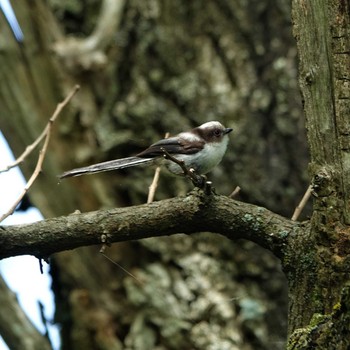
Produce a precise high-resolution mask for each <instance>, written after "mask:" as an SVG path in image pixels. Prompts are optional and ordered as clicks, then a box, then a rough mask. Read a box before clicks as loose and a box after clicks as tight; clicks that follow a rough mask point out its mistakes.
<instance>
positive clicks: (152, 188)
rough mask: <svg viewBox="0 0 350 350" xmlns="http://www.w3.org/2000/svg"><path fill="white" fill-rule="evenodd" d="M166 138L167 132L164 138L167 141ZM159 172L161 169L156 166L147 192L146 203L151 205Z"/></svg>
mask: <svg viewBox="0 0 350 350" xmlns="http://www.w3.org/2000/svg"><path fill="white" fill-rule="evenodd" d="M168 137H169V133H168V132H167V133H166V134H165V136H164V138H166V139H167V138H168ZM160 170H161V167H160V166H158V167H157V168H156V170H155V172H154V176H153V181H152V183H151V185H150V186H149V190H148V198H147V203H152V202H153V200H154V195H155V193H156V190H157V187H158V181H159V175H160Z"/></svg>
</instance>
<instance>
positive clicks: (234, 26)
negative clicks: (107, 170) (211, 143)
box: [0, 0, 349, 349]
mask: <svg viewBox="0 0 350 350" xmlns="http://www.w3.org/2000/svg"><path fill="white" fill-rule="evenodd" d="M13 3H14V5H15V8H16V13H17V14H18V16H19V18H20V22H21V23H23V26H24V29H25V30H24V32H25V33H27V41H26V42H25V44H24V47H22V52H24V58H25V59H24V58H23V57H22V58H20V55H21V53H20V52H21V51H19V50H18V49H19V48H18V47H16V46H15V45H14V44H13V42H11V40H10V35H9V33H8V32H7V33H6V35H7V36H8V39H9V40H6V41H5V43H6V45H5V48H6V49H5V50H4V51H3V52H2V53H3V55H2V57H1V59H2V62H3V63H4V64H2V65H1V67H2V69H1V71H0V73H1V74H2V75H1V80H0V81H1V83H0V85H1V96H0V98H1V103H2V105H3V106H4V111H6V114H7V115H10V116H11V118H7V119H6V120H1V127H2V130H3V131H4V133H5V135H6V136H7V138H8V140H9V141H10V143H11V146H12V147H13V149H14V150H15V151H16V152H17V153H19V152H20V151H22V150H23V149H24V148H25V146H26V145H27V144H28V143H30V142H32V140H33V139H34V138H35V137H36V135H37V134H38V133H39V132H40V129H41V128H42V126H43V125H44V124H45V123H46V121H47V118H48V116H49V115H50V113H51V110H52V109H53V107H54V104H55V102H58V101H59V100H61V95H62V94H64V91H65V90H66V89H67V87H68V88H70V87H71V86H73V85H74V84H76V83H79V84H80V85H82V87H83V89H82V93H81V95H80V97H79V99H78V100H77V101H76V102H75V103H74V104H73V105H72V106H71V107H72V108H71V110H70V111H69V112H67V114H66V116H65V118H64V119H63V120H62V123H61V124H60V126H59V127H58V128H57V134H56V136H57V139H54V142H53V145H52V154H51V155H50V157H49V158H48V163H47V167H46V168H45V169H44V176H43V177H42V179H41V180H42V181H38V183H37V185H36V186H37V187H36V188H33V189H32V192H31V197H32V199H33V202H34V203H35V204H36V205H37V206H38V207H40V208H41V210H42V212H43V213H44V215H45V216H47V217H50V216H57V215H62V214H67V213H69V212H73V210H74V209H76V208H79V209H80V210H82V211H89V210H93V209H97V208H99V207H100V206H102V207H120V206H124V205H130V204H139V203H142V202H143V201H144V198H145V194H146V192H147V184H148V183H149V182H150V179H151V176H152V172H147V171H146V172H145V171H144V170H142V171H137V170H136V171H134V172H129V173H126V172H120V173H117V174H113V175H101V176H96V177H87V178H80V179H76V180H72V181H69V182H66V183H64V184H61V186H60V187H57V186H56V177H55V176H56V175H57V174H58V173H60V172H61V171H63V170H66V169H69V168H70V167H73V166H77V165H85V164H87V163H91V162H93V161H100V160H107V159H112V158H114V157H120V156H127V155H130V153H137V151H139V150H140V149H142V148H143V147H144V146H146V145H147V144H149V143H150V142H152V141H154V140H156V139H158V138H159V137H161V136H162V135H163V133H164V132H165V131H171V132H174V133H175V132H178V131H180V130H182V129H184V128H186V127H190V126H194V125H196V124H200V123H201V122H203V121H206V120H210V119H220V120H221V121H222V122H223V123H225V124H228V125H230V126H231V124H230V123H232V121H234V124H235V125H233V126H234V127H235V130H236V133H235V134H234V138H233V140H232V151H229V152H228V154H227V156H226V157H225V162H224V163H223V165H222V167H221V169H224V171H222V170H220V169H217V170H216V171H215V172H214V173H213V174H212V179H213V180H214V184H215V186H216V187H217V188H218V192H219V193H229V191H231V190H232V188H231V187H233V186H232V183H238V184H239V185H240V186H241V187H242V188H243V191H242V196H241V198H243V199H245V200H247V201H250V202H252V203H258V204H263V205H264V206H267V207H268V208H270V209H272V210H274V211H275V212H278V213H282V214H285V215H286V214H287V213H291V212H292V210H293V203H294V204H295V203H296V198H298V197H299V195H300V194H301V193H302V190H303V188H306V187H307V185H306V183H305V177H304V179H303V176H302V175H301V173H302V172H303V169H304V168H305V165H306V162H307V157H306V147H305V141H304V138H303V119H302V118H301V113H300V103H299V96H298V92H297V82H296V65H295V55H296V51H295V48H294V46H293V43H292V38H291V35H290V12H289V10H290V9H289V7H288V5H287V4H285V2H283V1H277V2H275V1H274V2H271V1H264V2H261V1H251V2H239V1H224V0H222V1H207V2H202V1H191V2H187V1H183V2H176V3H174V2H163V1H159V2H158V1H153V2H145V1H128V2H126V3H125V4H124V7H123V6H122V5H123V4H122V3H120V4H119V5H121V6H120V7H119V10H118V9H116V8H115V7H113V11H112V10H111V11H110V13H113V14H116V15H115V16H114V17H115V19H116V21H115V22H113V20H112V22H111V23H110V22H109V21H110V20H111V18H112V19H113V16H109V17H108V16H107V17H106V16H105V15H106V14H105V15H103V11H102V12H99V8H98V6H97V5H96V4H94V3H92V5H91V4H90V5H89V6H88V7H86V9H87V10H86V9H85V8H84V9H83V7H81V6H80V5H79V3H78V2H75V3H74V4H75V5H73V6H71V7H70V8H65V7H64V5H61V3H60V4H58V3H55V5H54V7H53V8H55V17H53V16H52V12H51V9H50V8H48V7H47V6H44V4H43V3H42V2H41V1H34V2H33V3H31V4H30V5H31V6H34V7H35V11H33V12H31V9H30V7H29V5H26V4H24V5H23V4H22V3H21V4H20V6H19V4H18V3H16V2H15V1H14V2H13ZM62 4H63V3H62ZM105 4H109V6H113V4H114V2H113V1H112V2H111V3H109V2H108V1H106V2H105ZM318 5H319V6H318ZM347 6H348V5H347V4H346V3H344V2H341V3H339V4H338V6H337V4H335V3H331V2H328V3H326V2H322V1H320V0H319V1H318V2H317V3H315V4H309V3H307V4H305V3H304V2H294V15H293V16H294V17H293V18H294V25H295V35H296V38H297V40H298V41H299V40H300V41H299V45H300V46H299V51H300V56H301V75H300V77H301V86H302V90H303V96H304V100H305V113H306V116H307V122H308V128H309V130H310V131H309V143H310V152H311V157H312V164H311V167H310V170H311V178H313V179H314V181H313V183H314V192H315V193H316V194H317V195H318V197H317V199H316V200H315V209H316V210H315V212H314V214H313V216H312V219H311V221H310V224H309V225H308V226H305V227H304V229H303V234H299V235H297V236H295V237H293V239H292V240H291V241H289V240H288V249H287V250H286V251H285V252H284V254H283V255H282V265H283V268H284V270H285V273H286V275H287V277H288V279H289V288H290V346H294V347H295V348H297V346H299V345H300V346H302V344H305V342H306V344H308V345H307V346H309V347H310V348H312V347H313V346H315V344H318V343H319V344H321V343H320V342H321V341H323V340H328V341H330V339H331V338H332V339H334V341H336V342H337V343H336V344H337V346H338V348H339V349H342V347H343V348H345V346H346V345H347V343H346V342H347V339H348V338H344V339H339V335H340V334H341V333H342V334H345V335H346V334H348V333H347V332H348V328H347V325H348V305H349V303H348V295H349V293H348V290H347V288H346V286H345V281H346V280H347V279H348V277H349V276H348V273H347V271H349V262H348V254H349V252H348V248H349V243H348V242H349V240H348V227H347V226H344V224H346V223H348V219H347V218H348V213H347V210H348V209H347V208H349V205H348V202H347V201H348V198H349V197H348V193H349V191H348V184H349V181H348V176H349V172H348V169H349V166H348V164H349V162H348V154H349V153H348V150H349V147H348V145H349V143H348V130H349V129H348V128H349V124H348V119H347V118H346V116H347V115H348V112H347V111H348V110H349V109H348V104H347V103H348V102H347V101H348V95H347V94H346V93H347V91H348V90H347V89H346V86H347V84H348V81H349V80H348V75H347V73H346V70H345V69H346V62H345V61H343V60H344V59H347V58H346V57H348V52H349V50H348V48H347V46H346V45H347V44H348V39H346V33H345V31H346V29H344V28H348V17H346V13H348V8H347ZM120 8H123V11H120ZM84 10H85V11H84ZM107 12H108V11H107ZM29 13H30V14H32V15H30V16H28V14H29ZM37 14H41V15H40V18H41V19H42V18H45V21H42V20H40V19H39V20H37V19H35V16H36V15H37ZM107 15H108V13H107ZM99 16H100V17H99ZM308 16H310V17H308ZM102 17H103V18H102ZM101 18H102V19H105V18H107V20H106V23H110V25H108V27H109V28H116V30H117V35H116V37H114V36H113V33H112V34H111V33H106V36H105V37H103V36H102V37H103V38H107V39H106V40H103V41H102V42H101V44H100V43H99V42H97V43H96V41H95V42H94V39H96V37H97V38H101V35H100V34H101V30H103V28H104V26H103V25H102V24H101ZM57 19H59V21H60V22H61V23H59V21H57ZM65 19H69V20H68V21H66V20H65ZM108 20H109V21H108ZM327 21H329V22H327ZM338 21H339V22H338ZM312 24H314V26H312ZM340 24H341V25H340ZM1 25H3V24H1ZM118 26H119V27H118ZM31 28H35V30H34V31H32V30H31ZM342 28H343V29H342ZM4 30H7V29H5V28H4ZM341 30H343V31H344V32H342V31H341ZM338 31H339V32H338ZM78 32H79V33H80V34H79V35H80V36H81V37H82V38H81V39H80V40H79V39H76V38H73V39H68V38H67V36H66V34H67V33H69V34H71V35H73V36H74V35H75V34H76V33H78ZM81 33H82V35H81ZM311 33H315V34H314V36H313V37H312V38H310V37H309V36H308V35H311ZM85 38H87V39H86V40H85ZM325 38H326V39H325ZM91 42H92V43H93V44H94V45H92V46H90V47H92V48H93V49H92V50H91V51H86V50H84V48H86V46H85V45H86V44H87V43H90V44H91ZM313 45H319V46H317V47H313ZM72 47H73V50H72V49H71V48H72ZM33 48H35V49H36V50H34V49H33ZM319 48H321V49H320V50H319ZM51 49H52V50H51ZM303 50H305V52H306V53H308V55H306V56H305V57H304V58H303V57H302V52H303ZM333 51H334V55H333V56H332V58H331V59H330V58H329V57H328V56H327V57H328V61H327V60H326V61H324V60H323V58H324V56H326V55H327V54H329V53H330V52H333ZM315 52H316V54H315ZM337 53H338V54H337ZM318 54H319V55H318ZM318 56H319V57H318ZM319 58H321V59H322V62H327V63H328V66H325V65H324V64H322V65H321V64H318V61H316V59H319ZM309 59H310V62H311V64H310V66H308V64H305V62H308V60H309ZM24 62H29V64H28V63H26V64H25V63H24ZM43 67H46V68H45V74H42V68H43ZM329 67H330V68H329ZM327 69H328V70H327ZM342 69H343V71H342ZM10 72H11V75H10V76H9V74H10ZM308 73H310V74H308ZM33 81H34V83H35V84H33ZM8 82H11V84H8ZM303 84H304V85H303ZM23 86H27V87H30V89H29V88H28V89H26V90H25V91H26V93H25V96H23V94H22V89H23ZM33 86H34V88H33ZM327 86H330V87H331V91H333V94H334V95H332V96H330V95H327V91H328V89H327ZM36 90H38V91H36ZM9 92H10V93H11V94H9ZM18 92H20V93H18ZM46 94H48V96H50V97H49V98H47V96H46ZM38 96H39V97H40V96H41V97H40V98H38ZM310 101H311V102H310ZM312 101H314V102H312ZM22 102H23V103H22ZM27 102H28V105H26V106H24V104H25V103H27ZM43 102H45V103H43ZM330 106H332V108H331V107H330ZM44 107H45V108H44ZM37 109H38V111H37ZM28 111H29V112H30V113H29V112H28ZM314 111H317V113H314ZM329 116H331V118H329ZM15 117H16V123H13V121H14V120H15V119H14V118H15ZM12 118H13V119H12ZM32 118H33V119H32ZM316 118H319V119H316ZM19 125H20V126H21V128H19ZM141 131H142V136H141V137H140V132H141ZM15 132H16V137H13V135H15ZM28 139H30V140H28ZM321 141H326V142H325V143H322V144H321ZM331 142H335V143H331ZM324 144H325V145H326V146H325V147H324V146H323V145H324ZM333 144H335V145H336V147H334V148H333V147H329V145H333ZM319 149H322V151H323V152H319V153H318V150H319ZM31 164H32V163H31V162H29V161H28V162H26V164H24V165H23V169H24V171H25V173H26V174H29V173H30V172H31V170H32V167H31ZM340 169H341V171H342V173H343V174H344V175H340V173H339V172H340ZM341 176H343V177H341ZM227 179H230V181H227ZM303 180H304V181H303ZM169 183H171V187H170V188H168V187H169V186H167V185H166V184H169ZM184 184H185V182H184V181H183V180H182V179H180V180H169V179H166V180H165V181H162V182H161V183H160V192H159V194H158V196H159V197H158V198H164V197H169V196H172V195H174V194H176V195H177V194H178V193H185V192H186V190H187V188H188V187H187V186H186V185H184ZM252 184H254V186H253V185H252ZM50 193H51V194H50ZM342 194H345V197H342ZM154 205H155V204H154ZM339 213H341V214H339ZM87 215H88V214H87ZM243 216H244V215H243ZM209 217H210V216H209ZM254 217H255V215H254ZM206 219H207V217H206ZM333 219H335V221H333ZM72 220H76V218H74V217H73V218H72ZM253 223H255V221H253V222H252V223H251V224H253ZM43 225H44V224H43ZM293 227H294V226H293ZM311 227H312V229H311ZM167 232H168V231H167ZM88 237H90V235H89V236H88ZM94 239H97V241H93V242H94V243H95V242H98V240H99V239H100V233H99V234H98V235H96V236H94V238H93V240H94ZM253 240H254V239H253ZM329 246H330V249H329V248H328V247H329ZM108 253H109V254H110V256H111V257H112V258H113V259H114V260H115V261H117V262H119V263H121V265H122V266H124V267H126V268H127V269H129V270H130V271H132V272H133V273H134V274H135V275H137V277H138V279H140V280H141V282H142V283H143V285H142V288H141V286H140V285H139V284H138V283H137V282H136V281H135V280H133V279H132V278H131V277H126V278H123V277H122V276H118V278H115V274H116V270H115V269H114V266H113V268H112V267H111V265H109V262H107V261H105V260H103V258H102V257H98V256H97V255H98V254H97V253H96V249H94V248H85V249H81V250H75V251H74V252H65V253H62V254H57V255H56V256H55V258H54V259H53V263H52V273H53V276H54V289H55V291H56V297H57V300H56V301H57V306H58V312H57V321H58V322H60V323H61V324H62V334H63V345H64V348H67V349H68V348H69V349H74V348H77V349H79V348H85V349H89V348H96V346H101V347H102V345H103V346H104V347H105V348H113V349H116V348H118V347H119V348H123V347H134V348H137V347H140V344H142V345H145V344H146V345H147V346H148V348H152V347H155V346H163V347H166V348H167V349H178V348H208V347H210V346H213V345H216V346H217V347H219V348H220V349H223V348H224V347H227V346H229V347H230V349H232V348H234V347H235V346H236V347H237V348H239V349H251V348H254V349H274V348H276V349H281V348H283V329H284V327H281V328H282V332H278V331H276V329H278V328H279V327H278V326H279V325H281V324H283V312H284V311H283V310H284V309H283V298H282V301H280V303H279V304H278V305H276V304H273V303H272V302H271V301H268V298H267V295H269V296H270V300H271V298H272V299H273V298H275V299H279V297H280V296H281V295H283V293H284V292H285V286H286V285H285V284H283V283H284V280H283V276H282V274H281V273H279V274H278V273H277V271H278V267H276V266H277V265H276V260H273V259H272V257H271V256H270V255H268V254H267V253H266V252H265V251H264V250H262V249H259V248H258V247H257V246H255V245H251V244H250V243H247V242H245V243H242V244H240V245H233V244H231V243H228V241H227V240H225V239H224V238H222V239H220V238H219V237H213V236H207V235H198V236H197V235H191V237H187V236H181V238H178V237H176V236H172V237H168V238H156V239H154V240H145V241H141V242H139V243H134V244H132V245H129V244H127V243H125V244H121V245H118V246H115V247H113V248H112V249H111V250H109V251H108ZM280 257H281V256H280ZM276 273H277V275H276ZM276 276H277V277H276ZM329 276H331V278H329ZM145 281H146V283H145ZM239 282H241V283H239ZM259 285H260V287H259ZM102 289H103V290H102ZM265 292H266V295H265V294H264V293H265ZM259 298H261V299H259ZM228 300H229V301H230V302H228ZM259 300H260V301H259ZM261 300H263V301H261ZM84 310H85V311H86V312H85V311H84ZM281 310H282V311H281ZM189 315H190V316H189ZM281 316H282V317H281ZM263 322H266V325H264V324H263ZM327 329H331V331H330V332H328V333H327V332H325V330H327ZM183 335H184V336H183ZM315 339H316V340H315ZM319 339H321V340H319ZM317 342H318V343H317ZM298 344H299V345H298Z"/></svg>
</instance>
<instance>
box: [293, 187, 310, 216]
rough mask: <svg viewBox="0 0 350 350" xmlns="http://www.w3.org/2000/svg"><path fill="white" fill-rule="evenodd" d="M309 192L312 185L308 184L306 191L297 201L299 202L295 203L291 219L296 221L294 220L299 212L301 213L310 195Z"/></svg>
mask: <svg viewBox="0 0 350 350" xmlns="http://www.w3.org/2000/svg"><path fill="white" fill-rule="evenodd" d="M311 192H312V186H311V185H310V186H309V187H308V188H307V190H306V192H305V194H304V196H303V198H302V200H301V201H300V203H299V204H298V205H297V207H296V208H295V210H294V213H293V216H292V219H291V220H293V221H296V220H297V219H298V217H299V215H300V213H301V212H302V210H303V209H304V207H305V205H306V203H307V201H308V200H309V198H310V196H311Z"/></svg>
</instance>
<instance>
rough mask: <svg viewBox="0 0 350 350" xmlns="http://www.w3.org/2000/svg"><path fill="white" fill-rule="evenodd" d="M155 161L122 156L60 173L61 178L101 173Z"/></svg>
mask: <svg viewBox="0 0 350 350" xmlns="http://www.w3.org/2000/svg"><path fill="white" fill-rule="evenodd" d="M153 162H154V159H153V158H140V157H128V158H122V159H115V160H110V161H107V162H103V163H98V164H93V165H89V166H86V167H83V168H76V169H72V170H69V171H66V172H64V173H63V174H62V175H60V176H59V178H60V179H64V178H66V177H72V176H81V175H88V174H95V173H101V172H103V171H110V170H117V169H124V168H129V167H132V166H136V165H141V164H144V165H146V164H151V163H153Z"/></svg>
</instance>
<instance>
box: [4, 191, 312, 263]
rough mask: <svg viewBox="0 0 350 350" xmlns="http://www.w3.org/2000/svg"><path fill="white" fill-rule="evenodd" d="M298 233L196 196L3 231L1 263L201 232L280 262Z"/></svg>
mask: <svg viewBox="0 0 350 350" xmlns="http://www.w3.org/2000/svg"><path fill="white" fill-rule="evenodd" d="M301 227H302V225H301V224H299V223H297V222H294V221H290V220H288V219H285V218H283V217H281V216H279V215H276V214H273V213H272V212H270V211H268V210H267V209H264V208H262V207H256V206H253V205H250V204H244V203H240V202H237V201H234V200H232V199H230V198H228V197H224V196H216V195H214V194H205V193H204V192H203V191H201V190H195V191H193V192H191V194H190V195H188V196H186V197H177V198H174V199H169V200H163V201H160V202H154V203H151V204H145V205H141V206H133V207H126V208H119V209H110V210H104V211H97V212H90V213H86V214H81V213H76V214H72V215H70V216H66V217H58V218H53V219H47V220H43V221H40V222H38V223H33V224H27V225H18V226H16V225H12V226H3V227H1V231H0V240H1V242H3V244H2V246H1V248H0V258H6V257H10V256H16V255H23V254H32V255H34V256H36V257H38V258H46V257H49V256H50V255H52V254H53V253H57V252H60V251H63V250H68V249H74V248H77V247H79V246H88V245H93V244H102V243H105V244H109V243H114V242H124V241H130V240H137V239H142V238H149V237H157V236H166V235H171V234H176V233H187V234H189V233H196V232H201V231H208V232H214V233H219V234H222V235H224V236H226V237H228V238H229V239H231V240H237V239H246V240H250V241H252V242H255V243H257V244H258V245H260V246H262V247H264V248H266V249H268V250H270V251H271V252H272V253H273V254H275V255H276V256H277V257H278V258H282V257H283V256H284V254H285V249H286V246H287V245H288V244H287V243H288V240H289V239H293V236H294V235H296V234H297V233H298V231H299V230H300V228H301ZM306 231H307V230H306Z"/></svg>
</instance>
